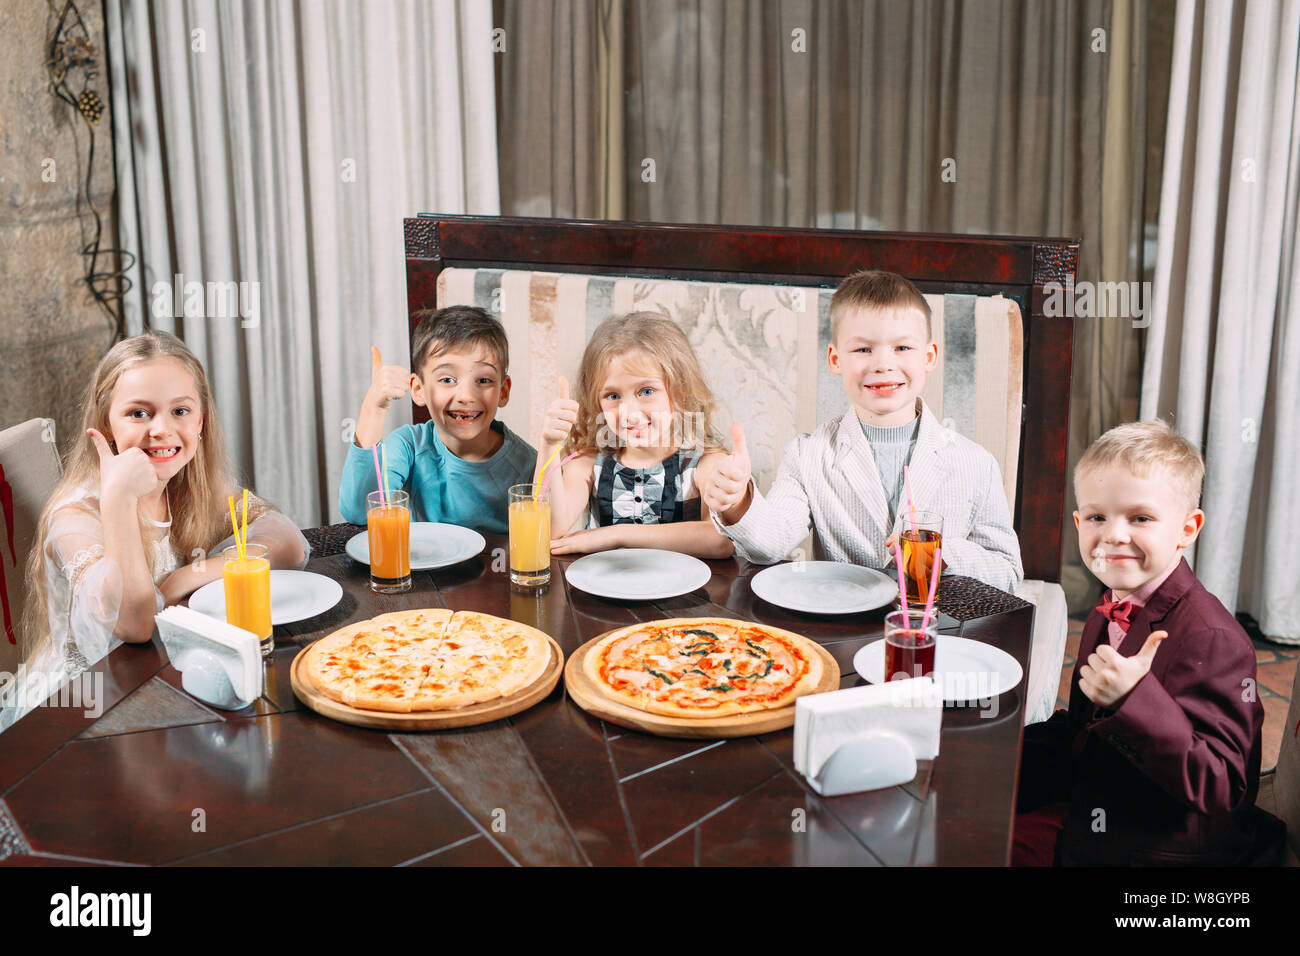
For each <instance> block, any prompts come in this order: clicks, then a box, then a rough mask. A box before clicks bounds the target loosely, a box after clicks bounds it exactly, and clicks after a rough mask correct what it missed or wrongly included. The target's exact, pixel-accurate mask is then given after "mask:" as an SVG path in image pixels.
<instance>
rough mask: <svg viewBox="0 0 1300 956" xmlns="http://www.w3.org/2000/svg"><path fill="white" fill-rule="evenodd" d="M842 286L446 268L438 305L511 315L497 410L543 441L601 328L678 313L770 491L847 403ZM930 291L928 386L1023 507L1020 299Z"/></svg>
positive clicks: (723, 414)
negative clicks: (794, 451) (835, 352)
mask: <svg viewBox="0 0 1300 956" xmlns="http://www.w3.org/2000/svg"><path fill="white" fill-rule="evenodd" d="M833 292H834V289H829V288H807V287H797V286H775V285H751V284H745V283H732V282H691V281H683V280H677V279H647V278H640V277H629V276H599V275H581V274H572V273H563V274H560V273H548V272H530V271H522V270H520V271H516V270H500V269H445V270H443V272H442V273H441V275H439V277H438V305H439V307H444V306H448V305H475V306H479V307H480V308H483V309H486V310H488V311H489V312H491V313H493V314H495V315H497V316H498V317H499V318H500V319H501V322H502V324H503V325H504V326H505V328H506V334H507V335H508V336H509V339H510V359H511V361H510V377H511V379H512V381H513V390H512V392H511V401H510V404H509V405H507V406H506V407H505V408H504V409H502V410H501V413H500V417H501V418H502V420H504V421H505V423H506V424H507V425H508V426H510V428H512V429H514V430H515V431H517V432H519V433H520V434H521V435H524V436H525V437H527V438H528V440H529V441H532V442H534V443H535V442H536V440H537V436H538V434H539V433H540V432H541V426H542V417H543V415H544V413H545V411H546V406H547V404H549V402H550V401H551V399H552V398H553V397H554V395H555V383H556V379H557V378H558V377H559V376H560V375H565V376H567V377H568V378H569V379H570V381H572V380H573V379H574V377H575V376H576V373H577V369H578V363H579V361H580V360H581V358H582V350H583V349H584V348H585V346H586V344H587V339H588V338H589V337H590V335H591V332H592V331H593V330H594V329H595V327H596V326H597V325H599V324H600V323H601V322H602V321H604V320H605V319H606V318H608V317H609V316H610V315H614V314H622V313H626V312H656V313H659V314H662V315H666V316H668V317H669V318H671V319H673V320H674V321H676V322H677V323H678V324H679V325H681V326H682V328H683V329H684V330H685V332H686V335H687V338H689V339H690V341H691V344H692V345H693V346H694V347H695V351H696V354H697V355H698V356H699V358H700V363H701V365H702V366H703V367H704V369H705V372H706V374H707V375H708V376H709V384H710V386H711V387H712V388H713V392H714V396H715V397H716V398H717V400H718V406H719V421H718V423H717V424H718V427H719V430H720V431H721V433H722V434H724V435H725V434H727V432H728V430H729V429H730V427H731V422H732V421H733V420H735V419H738V420H739V421H740V422H741V424H742V425H744V426H745V436H746V438H747V439H748V441H749V447H750V457H751V459H752V460H753V464H754V476H755V478H756V479H757V481H758V485H759V487H760V488H762V489H764V490H766V489H767V488H768V487H769V486H770V485H771V483H772V479H773V478H775V477H776V469H777V466H778V465H779V464H780V461H781V453H782V451H783V450H784V448H785V445H786V442H788V441H789V440H790V439H791V438H793V437H794V436H795V435H798V434H800V433H803V432H810V431H812V430H813V429H814V428H815V427H816V426H817V424H818V423H819V422H822V421H826V420H828V419H830V418H837V417H839V416H840V415H842V414H843V412H844V409H845V408H846V407H847V402H848V399H847V397H846V396H845V394H844V388H843V386H842V385H841V384H840V380H839V379H838V378H836V376H834V375H832V374H831V372H830V369H828V368H827V367H826V348H827V346H828V345H829V344H830V334H831V322H830V301H831V294H832V293H833ZM926 300H927V301H928V302H929V303H930V310H931V313H932V315H933V322H932V327H933V331H934V337H935V340H936V341H937V342H938V343H939V367H938V368H937V369H936V370H935V372H934V373H933V374H932V375H931V376H930V377H929V379H928V381H927V382H926V387H925V390H924V391H923V393H922V394H923V395H924V397H925V400H926V402H927V403H928V404H929V406H930V408H931V410H932V411H933V412H934V414H935V417H936V418H938V419H939V420H940V421H941V422H943V423H944V424H945V425H946V426H948V427H950V428H953V429H954V430H956V431H957V432H959V433H960V434H962V435H965V436H966V437H967V438H970V439H971V440H973V441H976V442H978V443H979V444H981V445H983V446H984V447H985V448H987V449H988V450H989V452H991V453H992V454H993V456H994V457H995V458H996V459H997V460H998V463H999V464H1000V465H1001V467H1002V478H1003V485H1004V491H1005V492H1006V496H1007V503H1008V505H1009V506H1010V507H1011V509H1012V511H1013V513H1014V510H1015V493H1016V467H1017V455H1018V452H1019V447H1020V400H1021V398H1020V395H1021V366H1022V361H1023V339H1022V333H1021V322H1020V310H1019V308H1018V307H1017V305H1016V303H1015V302H1013V301H1011V300H1009V299H1004V298H1002V297H1001V296H972V295H956V294H947V295H927V296H926ZM812 313H815V314H816V316H817V320H816V321H815V322H814V321H811V320H810V319H811V314H812ZM738 396H743V397H744V398H743V401H738V400H736V399H737V397H738Z"/></svg>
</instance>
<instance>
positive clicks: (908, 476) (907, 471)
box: [903, 465, 916, 537]
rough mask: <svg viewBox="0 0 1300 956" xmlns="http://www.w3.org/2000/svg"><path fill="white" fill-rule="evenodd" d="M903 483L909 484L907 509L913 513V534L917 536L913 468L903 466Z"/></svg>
mask: <svg viewBox="0 0 1300 956" xmlns="http://www.w3.org/2000/svg"><path fill="white" fill-rule="evenodd" d="M903 484H905V485H907V510H908V511H909V512H910V513H911V515H912V535H913V537H915V536H916V505H914V504H912V468H911V466H910V465H904V466H903Z"/></svg>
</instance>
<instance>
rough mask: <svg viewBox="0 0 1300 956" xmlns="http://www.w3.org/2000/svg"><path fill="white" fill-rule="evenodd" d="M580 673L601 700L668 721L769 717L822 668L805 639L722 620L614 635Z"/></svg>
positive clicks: (658, 624)
mask: <svg viewBox="0 0 1300 956" xmlns="http://www.w3.org/2000/svg"><path fill="white" fill-rule="evenodd" d="M583 670H584V673H585V674H586V676H587V678H588V680H590V681H592V682H593V683H594V684H595V685H596V686H597V687H599V688H600V689H601V691H602V692H604V693H605V694H606V695H608V696H609V697H612V698H613V699H615V700H617V701H619V702H620V703H624V704H627V705H628V706H631V707H636V708H637V709H639V710H644V711H647V712H649V713H654V714H663V715H665V716H669V717H688V718H704V717H726V716H730V715H733V714H747V713H752V712H755V711H761V710H777V709H779V708H782V707H788V706H790V705H791V704H793V703H794V700H795V698H796V697H799V696H801V695H802V694H809V693H812V692H813V691H815V690H816V688H817V685H818V684H819V683H820V682H821V678H822V660H821V657H820V656H819V654H818V653H817V651H816V649H815V645H813V644H812V642H811V641H809V640H808V639H807V638H805V637H801V636H799V635H798V634H793V633H791V632H790V631H783V630H781V629H780V628H775V627H767V626H765V625H762V624H751V623H749V622H747V621H734V620H728V619H725V618H677V619H674V620H668V621H649V622H644V623H641V624H634V625H631V626H629V627H625V628H622V629H621V630H618V631H615V632H614V633H612V634H609V635H607V636H606V637H604V638H602V639H601V640H600V641H599V642H597V643H596V645H595V646H594V647H592V648H591V649H590V650H589V651H588V652H587V655H586V657H585V658H584V659H583Z"/></svg>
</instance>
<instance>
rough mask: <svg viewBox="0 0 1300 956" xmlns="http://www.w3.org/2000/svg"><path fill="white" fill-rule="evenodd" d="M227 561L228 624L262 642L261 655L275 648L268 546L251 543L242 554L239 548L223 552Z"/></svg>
mask: <svg viewBox="0 0 1300 956" xmlns="http://www.w3.org/2000/svg"><path fill="white" fill-rule="evenodd" d="M221 556H222V558H223V559H224V560H225V563H224V564H223V565H222V567H221V579H222V581H223V582H224V584H225V589H226V623H228V624H233V625H235V627H242V628H243V629H244V630H246V631H252V632H253V633H254V634H256V635H257V637H258V639H259V640H260V641H261V646H262V656H263V657H270V656H271V652H272V651H273V650H275V638H273V637H272V636H271V561H270V559H269V558H268V557H267V549H266V545H263V544H250V545H248V546H247V547H245V549H244V557H243V558H242V559H241V558H240V557H239V548H237V547H230V548H226V549H225V550H224V551H222V552H221Z"/></svg>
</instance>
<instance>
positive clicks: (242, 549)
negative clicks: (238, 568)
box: [239, 488, 248, 559]
mask: <svg viewBox="0 0 1300 956" xmlns="http://www.w3.org/2000/svg"><path fill="white" fill-rule="evenodd" d="M239 557H240V558H241V559H243V558H246V557H248V489H247V488H245V489H244V531H243V533H242V534H241V535H240V536H239Z"/></svg>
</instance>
